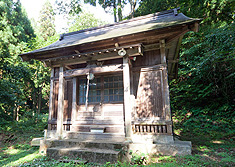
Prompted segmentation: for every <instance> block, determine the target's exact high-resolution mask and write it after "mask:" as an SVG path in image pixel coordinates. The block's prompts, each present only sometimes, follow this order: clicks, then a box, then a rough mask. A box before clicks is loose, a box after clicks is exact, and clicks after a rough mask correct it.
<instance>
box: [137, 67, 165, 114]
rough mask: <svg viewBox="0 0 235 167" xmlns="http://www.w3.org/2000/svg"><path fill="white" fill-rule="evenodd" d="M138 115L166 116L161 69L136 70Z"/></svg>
mask: <svg viewBox="0 0 235 167" xmlns="http://www.w3.org/2000/svg"><path fill="white" fill-rule="evenodd" d="M134 79H135V81H134V87H136V89H135V91H136V92H135V94H136V116H137V117H139V118H140V117H161V118H164V117H165V113H163V100H162V77H161V70H158V71H147V72H135V73H134Z"/></svg>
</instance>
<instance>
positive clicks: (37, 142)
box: [31, 137, 43, 146]
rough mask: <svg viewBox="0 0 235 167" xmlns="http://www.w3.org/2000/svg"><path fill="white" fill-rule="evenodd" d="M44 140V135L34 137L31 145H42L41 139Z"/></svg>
mask: <svg viewBox="0 0 235 167" xmlns="http://www.w3.org/2000/svg"><path fill="white" fill-rule="evenodd" d="M41 140H43V137H40V138H33V139H32V141H31V146H40V141H41Z"/></svg>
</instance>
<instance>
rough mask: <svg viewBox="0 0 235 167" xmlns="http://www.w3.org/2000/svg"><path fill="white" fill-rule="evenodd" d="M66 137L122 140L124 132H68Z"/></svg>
mask: <svg viewBox="0 0 235 167" xmlns="http://www.w3.org/2000/svg"><path fill="white" fill-rule="evenodd" d="M65 137H66V138H68V139H78V140H103V139H108V140H112V139H115V140H124V139H125V134H124V133H95V132H68V133H67V134H66V136H65Z"/></svg>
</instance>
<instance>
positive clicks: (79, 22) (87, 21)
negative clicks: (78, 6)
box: [69, 12, 105, 32]
mask: <svg viewBox="0 0 235 167" xmlns="http://www.w3.org/2000/svg"><path fill="white" fill-rule="evenodd" d="M72 20H73V22H72V24H71V26H70V28H69V32H73V31H78V30H83V29H87V28H92V27H97V26H101V25H104V24H105V22H103V21H101V20H99V19H97V18H95V16H94V14H91V13H87V12H82V13H80V14H79V15H78V16H77V17H75V18H73V19H72Z"/></svg>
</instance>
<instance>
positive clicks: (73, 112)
mask: <svg viewBox="0 0 235 167" xmlns="http://www.w3.org/2000/svg"><path fill="white" fill-rule="evenodd" d="M76 116H77V78H76V77H74V78H73V102H72V122H74V121H76Z"/></svg>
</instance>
